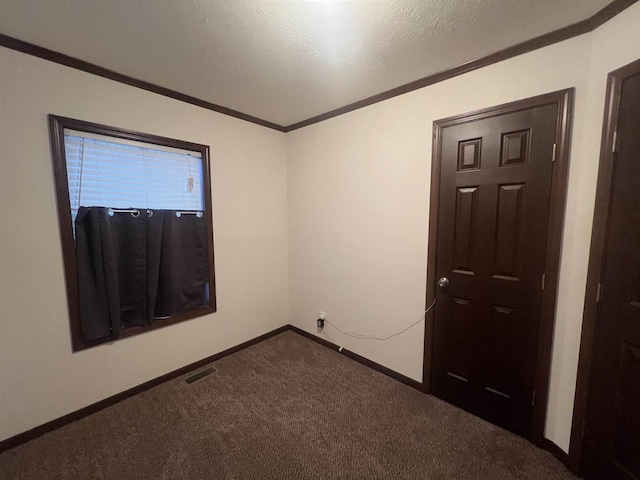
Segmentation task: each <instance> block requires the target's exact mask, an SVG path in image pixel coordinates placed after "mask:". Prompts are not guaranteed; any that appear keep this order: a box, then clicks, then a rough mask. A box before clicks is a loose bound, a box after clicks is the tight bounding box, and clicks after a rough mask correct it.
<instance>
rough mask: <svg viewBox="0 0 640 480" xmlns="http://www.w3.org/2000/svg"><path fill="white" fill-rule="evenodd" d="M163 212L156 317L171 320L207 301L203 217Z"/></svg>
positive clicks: (205, 239)
mask: <svg viewBox="0 0 640 480" xmlns="http://www.w3.org/2000/svg"><path fill="white" fill-rule="evenodd" d="M176 213H177V212H176V211H173V210H165V212H164V222H163V229H162V247H161V252H160V268H159V278H158V297H157V300H156V304H155V316H156V317H171V316H173V315H177V314H179V313H183V312H186V311H188V310H191V309H193V308H197V307H201V306H202V305H204V304H205V303H206V302H207V301H208V298H207V297H208V293H209V285H208V281H209V262H208V255H207V229H206V223H205V220H204V217H198V216H197V215H182V216H180V217H178V216H177V215H176Z"/></svg>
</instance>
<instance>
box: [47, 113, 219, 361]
mask: <svg viewBox="0 0 640 480" xmlns="http://www.w3.org/2000/svg"><path fill="white" fill-rule="evenodd" d="M49 123H50V133H51V142H52V152H53V164H54V173H55V180H56V193H57V197H58V214H59V219H60V231H61V237H62V248H63V255H64V264H65V275H66V283H67V296H68V303H69V314H70V324H71V336H72V343H73V350H74V351H77V350H82V349H84V348H87V347H90V346H93V345H97V344H100V343H104V342H107V341H113V340H115V339H118V338H122V337H127V336H131V335H135V334H138V333H142V332H146V331H149V330H152V329H155V328H158V327H162V326H165V325H168V324H172V323H176V322H179V321H183V320H187V319H190V318H194V317H197V316H201V315H205V314H208V313H212V312H215V310H216V300H215V299H216V297H215V281H214V278H215V276H214V262H213V228H212V212H211V188H210V171H209V147H207V146H205V145H199V144H194V143H190V142H184V141H179V140H173V139H169V138H164V137H158V136H155V135H149V134H144V133H139V132H132V131H129V130H124V129H119V128H115V127H108V126H105V125H98V124H94V123H89V122H84V121H80V120H74V119H70V118H64V117H58V116H54V115H50V116H49Z"/></svg>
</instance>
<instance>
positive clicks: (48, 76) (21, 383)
mask: <svg viewBox="0 0 640 480" xmlns="http://www.w3.org/2000/svg"><path fill="white" fill-rule="evenodd" d="M49 113H54V114H57V115H64V116H69V117H73V118H78V119H82V120H88V121H92V122H98V123H104V124H108V125H115V126H119V127H124V128H129V129H133V130H139V131H143V132H148V133H153V134H156V135H163V136H168V137H173V138H178V139H182V140H188V141H192V142H197V143H203V144H206V145H210V147H211V169H212V195H213V209H214V219H213V226H214V247H215V262H216V283H217V300H218V312H217V313H215V314H212V315H208V316H205V317H200V318H197V319H194V320H189V321H187V322H184V323H180V324H177V325H172V326H169V327H166V328H162V329H159V330H156V331H153V332H149V333H146V334H144V335H139V336H136V337H131V338H127V339H123V340H121V341H118V342H115V343H113V344H107V345H101V346H98V347H95V348H92V349H89V350H85V351H82V352H79V353H75V354H72V353H71V342H70V335H69V327H68V323H69V322H68V313H67V304H66V293H65V283H64V274H63V263H62V254H61V246H60V235H59V229H58V218H57V210H56V199H55V195H54V181H53V173H52V167H51V154H50V150H49V133H48V126H47V114H49ZM285 142H286V136H285V135H284V134H282V133H280V132H276V131H274V130H270V129H267V128H264V127H260V126H257V125H253V124H250V123H247V122H244V121H241V120H237V119H234V118H231V117H228V116H224V115H220V114H217V113H215V112H211V111H208V110H205V109H201V108H198V107H195V106H192V105H189V104H186V103H182V102H178V101H175V100H172V99H169V98H166V97H162V96H159V95H156V94H153V93H150V92H145V91H143V90H139V89H136V88H133V87H129V86H126V85H123V84H119V83H116V82H113V81H110V80H106V79H103V78H100V77H97V76H93V75H89V74H86V73H83V72H80V71H78V70H73V69H71V68H67V67H64V66H61V65H57V64H54V63H51V62H47V61H45V60H41V59H38V58H35V57H31V56H28V55H24V54H21V53H18V52H14V51H11V50H8V49H5V48H0V225H1V226H0V440H2V439H5V438H8V437H11V436H13V435H16V434H18V433H20V432H22V431H24V430H27V429H30V428H33V427H35V426H37V425H40V424H42V423H45V422H47V421H50V420H53V419H54V418H57V417H60V416H62V415H65V414H67V413H69V412H72V411H74V410H77V409H79V408H82V407H84V406H86V405H89V404H91V403H94V402H96V401H99V400H102V399H103V398H106V397H108V396H111V395H114V394H116V393H118V392H120V391H123V390H126V389H128V388H130V387H133V386H135V385H137V384H140V383H143V382H145V381H147V380H150V379H152V378H155V377H158V376H160V375H162V374H164V373H166V372H169V371H171V370H174V369H176V368H179V367H182V366H184V365H187V364H189V363H192V362H194V361H197V360H200V359H202V358H204V357H207V356H209V355H212V354H214V353H216V352H219V351H221V350H224V349H226V348H229V347H232V346H235V345H237V344H239V343H241V342H243V341H245V340H249V339H251V338H254V337H256V336H258V335H261V334H263V333H265V332H267V331H270V330H273V329H275V328H277V327H280V326H282V325H285V324H287V323H288V321H289V319H288V284H287V226H286V222H287V213H286V208H287V205H286V161H285V155H286V144H285Z"/></svg>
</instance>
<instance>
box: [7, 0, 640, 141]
mask: <svg viewBox="0 0 640 480" xmlns="http://www.w3.org/2000/svg"><path fill="white" fill-rule="evenodd" d="M638 1H639V0H614V1H613V2H611V3H610V4H609V5H607V6H606V7H604V8H603V9H602V10H600V11H599V12H597V13H596V14H595V15H593V16H592V17H590V18H587V19H586V20H582V21H581V22H578V23H574V24H572V25H569V26H566V27H564V28H561V29H559V30H554V31H553V32H550V33H547V34H545V35H541V36H539V37H536V38H532V39H531V40H527V41H526V42H522V43H519V44H517V45H514V46H512V47H508V48H505V49H503V50H500V51H498V52H495V53H492V54H490V55H487V56H485V57H481V58H478V59H476V60H472V61H470V62H467V63H463V64H462V65H458V66H457V67H454V68H451V69H448V70H444V71H442V72H438V73H435V74H433V75H429V76H427V77H424V78H421V79H419V80H415V81H413V82H410V83H407V84H404V85H401V86H399V87H395V88H392V89H391V90H387V91H385V92H382V93H379V94H377V95H373V96H371V97H368V98H365V99H362V100H358V101H357V102H354V103H351V104H349V105H345V106H344V107H340V108H337V109H335V110H331V111H329V112H325V113H323V114H321V115H316V116H314V117H311V118H308V119H306V120H302V121H300V122H296V123H293V124H291V125H288V126H282V125H278V124H276V123H273V122H269V121H267V120H263V119H261V118H258V117H254V116H252V115H248V114H246V113H242V112H238V111H237V110H233V109H231V108H227V107H223V106H221V105H217V104H215V103H211V102H208V101H206V100H202V99H200V98H196V97H192V96H191V95H187V94H185V93H181V92H177V91H175V90H171V89H169V88H165V87H161V86H159V85H156V84H153V83H150V82H146V81H144V80H138V79H136V78H133V77H130V76H128V75H123V74H121V73H118V72H114V71H113V70H109V69H107V68H104V67H101V66H99V65H96V64H93V63H89V62H86V61H84V60H80V59H79V58H75V57H71V56H69V55H65V54H63V53H60V52H56V51H53V50H49V49H48V48H44V47H40V46H38V45H34V44H32V43H28V42H25V41H23V40H19V39H17V38H13V37H10V36H8V35H3V34H2V33H0V46H2V47H6V48H9V49H11V50H16V51H18V52H22V53H26V54H27V55H32V56H34V57H39V58H43V59H45V60H49V61H51V62H54V63H59V64H60V65H65V66H67V67H71V68H75V69H77V70H81V71H83V72H87V73H91V74H94V75H98V76H100V77H103V78H108V79H109V80H113V81H116V82H120V83H124V84H126V85H131V86H133V87H137V88H141V89H143V90H147V91H149V92H153V93H157V94H159V95H163V96H165V97H169V98H173V99H175V100H179V101H181V102H186V103H190V104H192V105H196V106H198V107H202V108H206V109H207V110H212V111H214V112H218V113H221V114H223V115H228V116H230V117H234V118H238V119H240V120H245V121H247V122H251V123H255V124H257V125H261V126H263V127H267V128H271V129H273V130H277V131H279V132H285V133H286V132H291V131H293V130H297V129H299V128H302V127H306V126H309V125H313V124H314V123H318V122H322V121H324V120H328V119H329V118H333V117H337V116H339V115H344V114H345V113H349V112H352V111H354V110H358V109H360V108H364V107H367V106H369V105H373V104H374V103H378V102H382V101H384V100H388V99H390V98H393V97H397V96H398V95H402V94H404V93H408V92H412V91H414V90H418V89H420V88H424V87H427V86H429V85H433V84H435V83H439V82H442V81H444V80H448V79H450V78H453V77H457V76H459V75H463V74H465V73H468V72H472V71H473V70H478V69H479V68H483V67H486V66H489V65H492V64H494V63H498V62H501V61H503V60H507V59H509V58H513V57H516V56H518V55H522V54H524V53H528V52H531V51H533V50H537V49H539V48H542V47H546V46H548V45H552V44H554V43H558V42H562V41H563V40H568V39H570V38H573V37H577V36H579V35H583V34H585V33H589V32H591V31H593V30H595V29H596V28H598V27H599V26H600V25H602V24H603V23H605V22H607V21H608V20H611V19H612V18H613V17H615V16H616V15H618V14H619V13H620V12H622V11H624V10H626V9H627V8H629V7H630V6H631V5H633V4H634V3H637V2H638Z"/></svg>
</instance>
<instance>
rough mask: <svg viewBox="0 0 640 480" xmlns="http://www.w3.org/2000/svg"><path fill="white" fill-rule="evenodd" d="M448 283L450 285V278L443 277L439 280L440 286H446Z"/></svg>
mask: <svg viewBox="0 0 640 480" xmlns="http://www.w3.org/2000/svg"><path fill="white" fill-rule="evenodd" d="M447 285H449V279H448V278H447V277H442V278H441V279H440V280H438V286H439V287H441V288H444V287H446V286H447Z"/></svg>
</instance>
